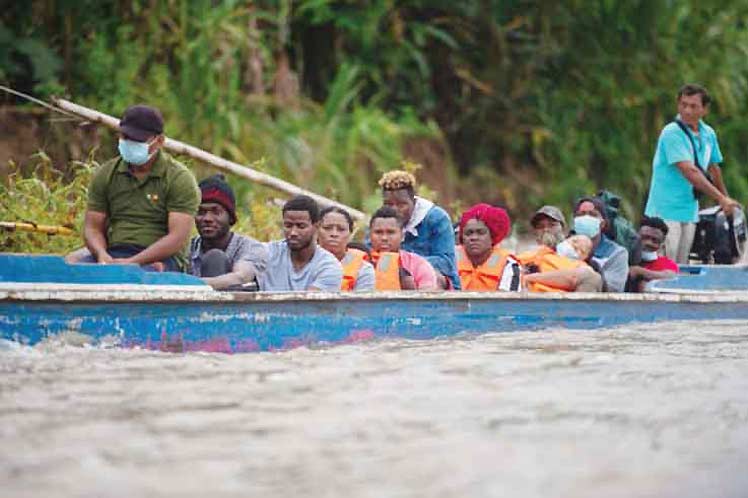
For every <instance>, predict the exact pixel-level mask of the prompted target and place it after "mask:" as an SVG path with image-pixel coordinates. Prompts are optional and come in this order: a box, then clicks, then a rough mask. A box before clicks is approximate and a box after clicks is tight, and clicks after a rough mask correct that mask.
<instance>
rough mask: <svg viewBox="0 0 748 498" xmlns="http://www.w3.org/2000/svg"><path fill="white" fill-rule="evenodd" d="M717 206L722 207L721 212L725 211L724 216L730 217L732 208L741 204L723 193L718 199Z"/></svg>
mask: <svg viewBox="0 0 748 498" xmlns="http://www.w3.org/2000/svg"><path fill="white" fill-rule="evenodd" d="M719 207H721V208H722V212H723V213H725V216H727V217H728V218H731V217H732V212H733V210H734V209H735V208H738V207H741V206H740V203H739V202H738V201H736V200H735V199H733V198H731V197H727V196H726V195H725V196H723V197H722V198H721V199H720V201H719Z"/></svg>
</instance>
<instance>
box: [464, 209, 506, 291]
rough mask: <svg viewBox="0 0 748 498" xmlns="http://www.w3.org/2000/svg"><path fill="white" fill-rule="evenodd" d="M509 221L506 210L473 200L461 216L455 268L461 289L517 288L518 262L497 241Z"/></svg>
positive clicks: (504, 234)
mask: <svg viewBox="0 0 748 498" xmlns="http://www.w3.org/2000/svg"><path fill="white" fill-rule="evenodd" d="M511 226H512V225H511V221H510V220H509V215H508V214H507V212H506V211H505V210H503V209H502V208H499V207H494V206H490V205H488V204H476V205H475V206H473V207H471V208H470V209H468V210H467V211H465V212H464V213H463V215H462V217H461V218H460V240H461V241H462V245H459V246H457V249H456V251H455V252H456V254H457V272H458V275H459V277H460V285H461V287H462V290H466V291H480V292H489V291H496V290H500V291H519V290H520V288H521V281H520V277H521V274H520V273H521V272H520V265H519V263H518V262H517V260H516V259H515V258H514V257H513V256H512V255H510V254H509V252H507V251H505V250H504V249H501V248H500V247H499V244H500V243H501V241H502V240H504V238H505V237H506V236H507V234H509V231H510V229H511Z"/></svg>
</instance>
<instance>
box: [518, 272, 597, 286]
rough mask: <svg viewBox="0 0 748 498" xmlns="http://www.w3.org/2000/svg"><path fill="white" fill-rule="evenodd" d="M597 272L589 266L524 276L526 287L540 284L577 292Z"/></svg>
mask: <svg viewBox="0 0 748 498" xmlns="http://www.w3.org/2000/svg"><path fill="white" fill-rule="evenodd" d="M594 273H595V271H594V270H593V269H592V268H590V267H589V266H580V267H579V268H570V269H568V270H553V271H546V272H542V273H529V274H526V275H525V276H524V282H525V285H527V284H531V283H540V284H546V285H550V286H552V287H558V288H559V289H574V290H576V289H577V287H578V286H579V284H580V283H581V282H582V281H584V280H585V277H587V276H589V275H590V274H594Z"/></svg>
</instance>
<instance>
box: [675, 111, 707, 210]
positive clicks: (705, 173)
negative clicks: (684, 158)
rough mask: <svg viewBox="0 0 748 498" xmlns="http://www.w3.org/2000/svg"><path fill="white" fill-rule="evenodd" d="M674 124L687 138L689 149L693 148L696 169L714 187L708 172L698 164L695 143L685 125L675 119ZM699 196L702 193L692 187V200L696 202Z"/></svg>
mask: <svg viewBox="0 0 748 498" xmlns="http://www.w3.org/2000/svg"><path fill="white" fill-rule="evenodd" d="M675 122H676V123H677V124H678V126H679V127H680V129H681V130H683V133H685V134H686V136H687V137H688V140H689V142H691V147H692V148H693V163H694V164H695V165H696V169H697V170H699V173H701V174H702V175H704V178H706V179H707V180H709V183H711V184H712V185H714V182H713V181H712V177H711V175H710V174H709V173H708V172H706V171H704V170H703V169H701V164H700V163H699V154H698V152H696V143H695V142H694V141H693V137H692V136H691V134H690V133H689V132H688V127H686V124H685V123H684V122H683V121H681V120H680V119H676V120H675ZM701 196H702V193H701V192H700V191H699V190H698V189H697V188H696V187H694V188H693V198H694V199H696V200H697V201H698V200H700V199H701Z"/></svg>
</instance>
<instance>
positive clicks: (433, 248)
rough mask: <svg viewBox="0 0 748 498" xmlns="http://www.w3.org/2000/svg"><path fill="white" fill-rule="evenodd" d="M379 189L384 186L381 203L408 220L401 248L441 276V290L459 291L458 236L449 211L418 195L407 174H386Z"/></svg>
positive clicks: (391, 172) (410, 176) (412, 181)
mask: <svg viewBox="0 0 748 498" xmlns="http://www.w3.org/2000/svg"><path fill="white" fill-rule="evenodd" d="M379 186H380V187H382V203H383V204H384V205H385V206H389V207H392V208H394V209H395V210H396V211H397V212H398V213H399V214H400V216H402V218H403V219H404V220H406V223H405V229H404V233H405V236H404V239H403V243H402V249H403V250H404V251H410V252H413V253H416V254H418V255H420V256H423V257H424V258H426V260H427V261H428V262H429V263H431V266H433V267H434V269H435V270H436V271H437V272H438V273H439V277H440V278H439V282H440V285H441V286H442V288H446V289H455V290H459V289H460V279H459V278H458V276H457V263H456V258H455V234H454V228H453V226H452V220H451V219H450V218H449V215H448V214H447V212H446V211H444V209H442V208H440V207H439V206H437V205H435V204H434V203H433V202H431V201H429V200H427V199H424V198H422V197H418V196H416V195H415V187H416V181H415V177H414V176H413V175H412V174H410V173H408V172H406V171H400V170H394V171H389V172H387V173H385V174H384V175H383V176H382V178H381V179H380V180H379Z"/></svg>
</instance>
